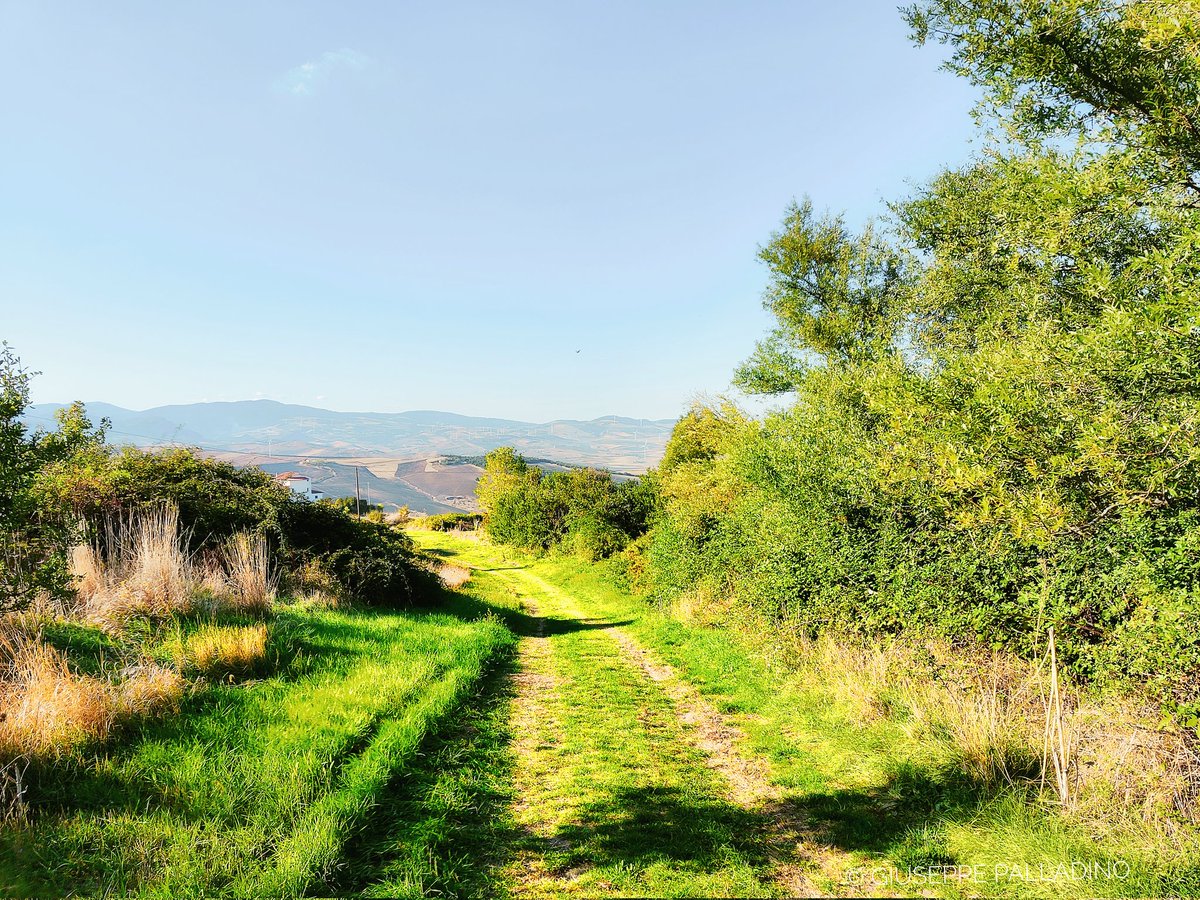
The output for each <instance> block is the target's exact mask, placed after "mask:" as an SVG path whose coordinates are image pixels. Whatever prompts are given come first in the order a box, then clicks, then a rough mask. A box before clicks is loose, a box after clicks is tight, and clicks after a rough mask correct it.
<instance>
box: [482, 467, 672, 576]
mask: <svg viewBox="0 0 1200 900" xmlns="http://www.w3.org/2000/svg"><path fill="white" fill-rule="evenodd" d="M476 492H477V494H478V496H479V501H480V505H482V506H483V508H484V518H483V524H484V526H485V527H486V528H487V532H488V534H489V535H490V536H491V538H492V539H493V540H495V541H498V542H500V543H502V544H509V545H511V546H514V547H522V548H525V549H528V550H548V549H550V548H552V547H561V548H563V549H565V550H567V551H568V552H573V553H577V554H579V555H580V556H582V557H584V558H586V559H591V560H595V559H603V558H606V557H609V556H611V555H613V554H614V553H617V552H619V551H621V550H623V549H624V548H625V546H626V545H627V544H629V542H630V541H632V540H633V539H634V538H636V537H638V536H639V535H641V534H643V533H645V531H646V529H647V528H648V526H649V523H650V521H651V518H652V516H653V513H654V510H655V508H656V502H657V500H656V498H657V493H656V490H655V485H654V481H653V479H652V478H644V479H641V480H634V481H626V482H615V481H613V478H612V475H611V474H610V473H608V472H606V471H603V470H601V469H573V470H571V471H570V472H554V473H551V474H549V475H546V474H544V473H543V472H542V471H541V470H540V469H538V468H536V467H534V466H530V465H529V464H528V463H527V462H526V461H525V459H524V458H523V457H522V456H521V455H520V454H518V453H517V452H516V451H515V450H513V449H512V448H511V447H501V448H500V449H498V450H493V451H492V452H491V453H489V454H488V455H487V459H486V464H485V467H484V473H483V477H482V478H481V479H480V482H479V486H478V487H477V489H476Z"/></svg>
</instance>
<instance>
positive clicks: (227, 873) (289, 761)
mask: <svg viewBox="0 0 1200 900" xmlns="http://www.w3.org/2000/svg"><path fill="white" fill-rule="evenodd" d="M455 602H456V603H457V604H458V608H456V609H452V610H450V611H448V612H444V613H387V612H369V613H364V612H336V611H300V610H291V611H288V610H285V611H283V612H282V613H280V615H279V616H278V617H277V618H276V621H275V623H274V625H275V626H276V628H278V629H281V631H282V632H283V633H285V634H286V635H287V636H288V640H289V643H290V645H291V653H290V654H289V655H290V660H289V661H288V663H287V664H286V666H285V667H284V669H283V670H282V671H280V672H278V673H277V674H275V675H273V676H271V677H268V678H264V679H262V680H260V681H257V682H254V683H250V684H244V685H233V684H212V685H207V686H204V687H203V688H202V689H199V690H197V691H195V692H194V693H193V694H192V695H191V696H190V697H189V698H188V699H187V700H186V701H185V703H184V707H183V709H182V711H181V714H180V715H178V716H175V717H171V718H168V719H165V720H161V721H153V722H148V723H145V724H143V725H142V726H141V727H140V728H138V729H136V730H134V731H133V732H131V733H128V734H125V735H123V736H122V738H123V739H121V740H118V741H116V742H114V743H112V745H111V747H110V749H109V750H108V751H101V752H95V751H92V752H80V753H77V754H75V755H74V756H71V757H68V758H66V759H64V760H61V761H59V762H57V763H55V764H54V765H53V766H52V767H50V768H49V769H48V770H47V771H44V772H41V773H35V785H36V789H35V792H34V794H33V796H32V798H31V799H32V801H33V810H34V813H33V816H32V819H31V822H30V824H28V825H26V826H22V827H14V826H10V827H7V828H5V829H3V830H2V831H0V893H3V894H5V895H62V894H67V893H85V894H108V893H135V894H138V895H145V896H172V897H176V896H202V895H203V896H263V895H295V894H299V893H301V892H304V891H305V890H307V889H309V888H310V886H312V885H314V884H323V883H324V882H325V881H326V880H327V879H328V878H329V877H330V873H332V872H334V871H336V869H337V867H338V865H339V864H340V861H341V856H342V848H343V846H344V844H345V843H346V841H347V840H348V839H349V838H350V837H351V835H352V834H353V833H354V832H355V830H356V829H357V828H358V827H359V825H360V824H361V822H362V821H363V820H364V818H365V817H366V816H367V815H368V813H369V812H370V810H371V809H372V807H373V806H374V805H375V804H376V803H377V802H378V800H379V798H380V797H381V796H382V795H383V794H384V792H385V791H386V790H387V789H388V787H389V785H391V784H392V783H393V782H394V781H395V780H396V779H397V778H398V777H401V776H402V775H403V773H404V771H405V768H406V767H407V766H409V765H410V764H411V763H412V762H413V760H414V758H415V755H416V753H417V750H418V748H419V747H420V746H421V743H422V741H423V740H425V739H426V738H427V736H428V735H429V734H430V732H431V731H432V730H433V729H434V728H435V726H436V723H438V722H439V721H440V720H442V719H443V718H444V717H446V716H447V715H448V714H449V713H450V712H451V711H453V710H454V709H456V708H457V707H458V706H459V705H461V703H462V702H463V701H464V700H466V699H467V698H468V697H469V695H470V693H471V690H472V688H473V686H474V685H475V684H476V683H477V682H478V680H479V679H480V678H481V676H482V675H483V674H484V672H485V670H486V669H487V667H488V666H489V665H490V660H491V659H492V658H493V657H494V656H495V655H496V654H497V652H499V651H502V650H503V649H504V648H505V647H508V646H509V645H510V644H511V642H512V636H511V632H510V631H509V630H508V629H506V628H505V627H504V626H503V625H502V624H501V623H500V622H499V621H498V620H496V619H495V618H486V617H484V618H480V617H479V616H478V612H479V609H478V608H471V607H469V606H467V605H465V604H466V601H465V600H458V601H455ZM455 613H457V614H455ZM61 637H62V641H60V643H69V644H71V645H72V646H78V647H81V648H83V650H85V651H87V653H85V654H84V655H85V656H86V655H87V654H88V653H90V654H91V656H93V657H98V656H99V651H96V650H94V648H92V647H91V644H89V642H88V641H86V640H84V637H83V636H81V635H80V634H78V633H75V632H73V631H71V630H69V629H68V630H67V631H66V632H65V633H64V635H62V636H61ZM93 643H94V642H93Z"/></svg>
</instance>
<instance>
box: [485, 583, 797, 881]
mask: <svg viewBox="0 0 1200 900" xmlns="http://www.w3.org/2000/svg"><path fill="white" fill-rule="evenodd" d="M507 577H508V578H509V579H512V580H513V581H515V582H518V583H519V584H520V586H521V587H522V588H525V590H522V591H521V594H522V598H523V602H524V603H525V605H526V608H527V609H532V610H535V611H539V610H540V611H539V612H538V613H537V614H536V623H537V624H536V627H535V628H533V629H532V631H533V633H532V634H529V635H528V636H527V637H526V638H525V639H524V640H523V641H522V642H521V643H522V646H521V651H520V656H519V659H520V671H519V674H518V675H517V676H516V679H515V681H516V684H517V690H516V693H515V696H514V709H513V731H514V736H515V741H516V743H515V750H516V770H515V773H514V775H515V793H516V798H515V802H514V807H513V812H514V821H515V822H517V823H518V825H519V827H520V829H521V832H520V833H521V834H523V836H524V837H523V839H522V840H521V841H520V846H519V847H518V850H517V852H516V853H515V854H514V865H513V866H512V867H511V868H510V870H509V873H508V877H509V879H510V880H511V882H512V884H513V892H514V894H516V895H518V896H559V895H562V894H575V893H579V892H581V891H582V892H585V893H587V892H595V891H596V890H597V889H599V890H601V891H607V890H612V889H617V890H628V889H629V888H630V887H633V888H634V889H635V892H638V890H639V889H644V888H648V887H649V886H650V885H648V884H646V885H643V884H642V883H641V882H638V881H636V879H637V878H639V877H640V875H637V874H636V873H638V872H644V871H649V870H648V869H646V867H649V868H650V869H654V868H655V867H656V866H657V867H658V869H659V871H658V873H657V875H655V876H651V877H662V873H661V869H662V867H663V866H664V865H665V866H667V867H668V868H673V869H674V870H675V871H676V873H677V876H678V877H680V878H684V879H687V878H691V879H693V882H691V883H693V884H695V885H696V887H697V892H702V891H703V890H704V885H705V882H704V881H703V879H705V878H709V879H711V881H710V882H708V883H707V884H708V886H709V887H708V889H709V890H710V891H712V892H714V893H728V892H730V891H732V892H733V893H742V892H750V891H751V890H752V891H753V892H754V893H755V894H758V893H760V892H761V891H762V890H763V889H764V888H763V886H761V885H757V886H756V884H757V882H756V880H755V879H754V876H753V875H751V874H750V871H749V869H747V866H749V867H750V868H751V869H753V870H756V871H757V870H762V869H765V868H769V867H771V860H770V858H769V854H768V853H767V851H766V847H765V844H764V842H763V841H762V840H761V838H759V837H758V834H759V832H760V826H761V824H762V819H763V816H762V814H761V813H760V812H759V811H757V810H754V809H751V808H750V807H749V804H745V805H742V804H734V803H731V802H730V798H729V797H727V796H725V791H724V789H723V787H724V785H723V783H721V779H720V777H719V775H718V776H714V777H712V779H711V787H706V785H707V784H709V781H710V777H709V776H706V775H703V774H702V773H704V772H705V769H706V768H708V769H710V770H712V769H714V768H715V767H712V766H706V763H705V759H706V756H705V755H704V754H703V750H702V749H701V748H699V747H697V746H695V745H694V744H693V743H692V742H691V741H689V740H688V739H687V737H686V735H687V732H688V730H689V726H688V723H687V722H685V721H682V720H681V719H680V718H679V716H678V715H677V711H676V710H675V709H674V706H673V705H672V703H671V701H670V698H669V697H664V696H663V694H662V692H661V685H659V684H657V683H656V682H655V680H654V679H653V678H651V677H649V674H648V673H647V672H646V671H645V670H644V669H643V668H642V667H640V666H636V665H634V664H632V660H630V659H628V658H627V657H626V655H625V653H624V652H623V650H622V647H621V645H620V643H619V642H614V640H613V638H614V637H615V635H614V633H613V627H614V626H613V623H611V622H607V621H605V620H597V619H594V618H588V617H585V616H583V615H582V614H581V613H580V612H579V610H578V609H577V608H575V606H574V604H573V602H572V601H571V599H570V598H569V596H568V595H565V594H563V593H562V592H561V591H559V590H558V589H557V588H554V587H553V586H551V585H548V584H546V583H545V582H543V581H541V579H538V578H536V577H535V576H530V575H529V574H528V573H523V572H522V573H520V574H518V573H513V574H512V575H510V576H507ZM506 580H507V579H506ZM533 597H536V598H537V599H536V601H535V600H534V599H533ZM556 689H557V690H556ZM560 719H561V720H560ZM581 720H590V721H588V722H587V724H586V725H584V726H583V727H584V732H582V733H581V732H579V731H578V728H579V727H580V722H581ZM589 726H592V727H593V728H594V730H592V731H590V732H589V731H587V728H588V727H589ZM613 728H616V729H618V730H616V731H612V730H611V729H613ZM620 729H625V730H624V731H623V732H622V731H621V730H620ZM581 734H582V736H581ZM597 741H599V742H600V744H604V743H606V742H607V743H608V744H609V745H610V746H609V747H608V748H607V749H608V750H609V751H611V750H612V749H613V748H617V749H618V752H620V749H621V748H622V747H623V746H628V747H629V748H630V749H629V750H628V751H627V753H628V755H627V757H626V758H623V759H620V760H619V762H618V764H617V765H618V769H619V771H610V772H609V773H608V774H603V773H601V774H597V773H596V772H594V771H592V770H591V769H590V768H589V766H590V765H591V763H590V761H589V760H588V756H589V755H590V754H593V753H597V752H598V753H600V755H601V756H603V753H604V752H605V748H603V747H601V746H600V744H597ZM560 742H562V743H561V744H560ZM681 745H690V746H686V749H685V746H681ZM633 748H637V749H636V750H634V749H633ZM564 754H565V755H564ZM604 764H605V763H604V762H603V760H602V761H601V765H602V766H603V765H604ZM608 764H611V760H610V762H609V763H608ZM564 767H565V768H564ZM718 771H719V770H718ZM564 774H565V781H564ZM576 779H578V780H576ZM729 853H732V854H733V856H734V857H735V858H736V859H738V860H741V862H740V863H736V864H734V867H733V868H732V869H730V868H729V866H730V863H729V855H728V854H729ZM596 869H598V870H599V871H596V872H593V870H596ZM622 870H624V872H625V873H630V872H632V873H635V874H634V875H633V877H634V878H635V881H634V884H633V885H630V884H628V883H618V884H616V885H614V884H612V883H610V882H609V881H606V880H604V879H605V878H608V877H611V876H608V875H606V874H605V873H606V872H608V871H613V872H616V873H617V874H618V877H619V876H620V874H621V873H622ZM589 876H590V877H589ZM739 878H740V879H741V881H736V882H734V881H731V880H730V879H739ZM697 879H700V880H697ZM721 879H725V881H722V880H721ZM722 885H726V887H722ZM739 886H740V887H739ZM670 892H671V893H678V892H679V891H678V889H677V888H676V889H674V890H671V891H670ZM685 893H688V891H685ZM793 893H795V892H794V891H793Z"/></svg>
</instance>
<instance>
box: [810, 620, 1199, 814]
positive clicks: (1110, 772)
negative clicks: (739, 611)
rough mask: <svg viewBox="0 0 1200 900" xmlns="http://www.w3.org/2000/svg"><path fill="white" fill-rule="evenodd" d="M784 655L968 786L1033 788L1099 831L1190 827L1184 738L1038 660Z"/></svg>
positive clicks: (877, 650)
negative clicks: (949, 764)
mask: <svg viewBox="0 0 1200 900" xmlns="http://www.w3.org/2000/svg"><path fill="white" fill-rule="evenodd" d="M795 643H796V645H797V647H798V649H800V652H799V653H798V654H797V655H798V658H799V659H800V660H801V661H800V663H799V664H798V667H799V670H800V674H801V677H802V678H804V679H805V680H806V681H808V682H810V683H812V684H814V685H820V686H821V689H822V690H827V691H829V692H831V693H832V694H833V696H834V697H835V699H836V700H837V702H838V703H839V704H840V705H841V706H842V707H843V709H844V710H845V712H846V714H847V717H848V718H850V719H853V720H857V721H861V722H869V721H872V720H878V719H880V718H888V719H891V720H892V721H895V722H897V723H901V727H902V728H903V729H904V730H905V731H906V732H907V733H908V735H909V736H910V737H911V738H912V739H913V740H914V741H918V742H923V743H925V744H926V745H930V744H932V745H936V746H940V747H941V748H942V751H943V752H944V754H945V755H946V756H948V757H949V758H950V759H951V760H952V761H953V762H954V764H955V765H956V766H957V767H958V768H959V769H960V770H961V771H963V772H964V774H966V775H967V776H968V777H970V778H971V779H973V780H975V781H976V782H979V783H982V784H992V785H1001V784H1022V783H1023V784H1032V785H1035V786H1037V785H1040V786H1043V787H1044V788H1045V791H1046V795H1047V796H1048V797H1049V798H1051V799H1053V801H1054V802H1056V803H1057V804H1059V805H1060V806H1061V807H1062V808H1063V809H1064V810H1065V811H1067V812H1069V813H1070V814H1072V815H1075V816H1077V817H1079V818H1082V819H1085V820H1087V821H1088V822H1089V824H1091V825H1092V826H1093V827H1095V828H1097V829H1099V830H1114V829H1117V830H1126V831H1127V830H1128V829H1127V828H1126V826H1128V825H1129V824H1131V823H1133V822H1139V823H1142V824H1152V825H1155V826H1156V827H1161V828H1167V829H1169V828H1170V827H1171V826H1170V823H1171V822H1172V821H1173V820H1175V819H1177V818H1179V817H1183V818H1185V819H1190V820H1191V821H1193V822H1194V821H1197V819H1198V818H1200V807H1198V804H1197V793H1198V790H1200V757H1197V754H1196V752H1195V749H1194V748H1193V747H1192V746H1191V744H1190V743H1189V741H1188V740H1187V739H1186V737H1185V735H1184V734H1183V733H1182V732H1178V731H1171V730H1164V729H1162V728H1160V727H1159V723H1158V718H1157V717H1156V716H1155V715H1154V711H1153V709H1152V706H1151V705H1150V704H1148V703H1139V702H1137V701H1135V700H1134V699H1132V698H1129V697H1123V698H1122V697H1091V696H1086V695H1084V694H1083V693H1081V692H1080V691H1078V690H1077V689H1076V688H1075V687H1074V686H1072V685H1070V684H1068V683H1066V682H1065V681H1064V679H1063V678H1062V675H1061V673H1060V672H1058V671H1057V670H1056V667H1052V666H1051V665H1050V662H1049V660H1050V657H1049V654H1048V655H1047V658H1046V659H1043V660H1041V661H1039V662H1038V663H1036V664H1031V663H1029V662H1025V661H1022V660H1019V659H1016V658H1014V657H1012V656H1006V655H1003V654H998V653H992V654H985V653H966V652H964V651H963V650H961V649H959V648H955V647H952V646H950V645H948V644H945V643H941V642H937V641H927V642H924V643H921V644H906V643H902V642H899V641H893V642H888V643H874V644H869V643H864V642H861V641H856V640H854V639H838V638H834V637H830V636H822V637H821V638H819V639H817V640H813V641H808V640H804V639H802V638H797V639H795ZM1122 823H1124V824H1122Z"/></svg>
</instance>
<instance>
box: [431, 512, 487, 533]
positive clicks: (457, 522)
mask: <svg viewBox="0 0 1200 900" xmlns="http://www.w3.org/2000/svg"><path fill="white" fill-rule="evenodd" d="M482 522H483V516H482V515H481V514H479V513H440V514H439V515H436V516H424V517H423V518H420V519H418V520H417V521H416V525H417V527H418V528H428V529H429V530H430V531H474V530H475V529H476V528H478V527H479V525H480V524H481V523H482Z"/></svg>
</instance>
